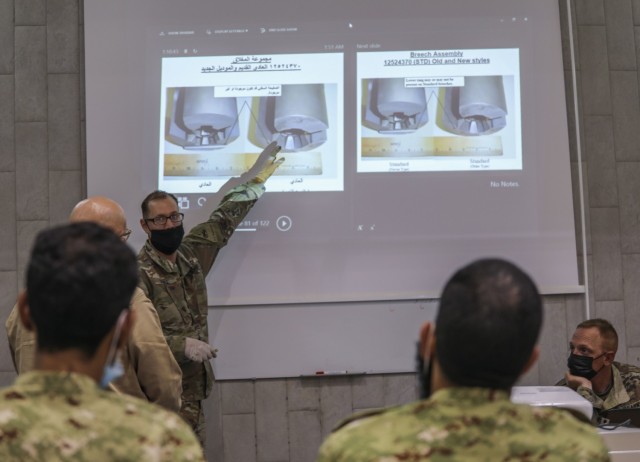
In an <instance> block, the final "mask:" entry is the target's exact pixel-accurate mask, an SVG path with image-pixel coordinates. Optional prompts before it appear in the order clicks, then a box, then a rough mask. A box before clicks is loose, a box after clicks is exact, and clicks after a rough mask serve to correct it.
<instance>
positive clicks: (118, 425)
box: [0, 371, 204, 462]
mask: <svg viewBox="0 0 640 462" xmlns="http://www.w3.org/2000/svg"><path fill="white" fill-rule="evenodd" d="M0 460H3V461H14V460H15V461H29V460H33V461H35V460H38V461H47V462H56V461H71V460H74V461H76V460H87V461H89V460H91V461H99V460H118V461H122V462H124V461H131V462H133V461H135V462H140V461H204V457H203V454H202V448H201V447H200V445H199V444H198V441H197V440H196V438H195V436H194V435H193V433H192V431H191V429H190V428H189V426H188V425H186V424H185V423H184V422H183V421H182V419H180V417H179V416H178V415H176V414H174V413H172V412H167V411H165V410H164V409H162V408H160V407H158V406H155V405H152V404H149V403H146V402H144V401H142V400H140V399H137V398H132V397H130V396H125V395H118V394H115V393H109V392H106V391H104V390H101V389H100V388H98V386H97V384H96V383H95V382H94V381H93V380H92V379H91V378H89V377H88V376H86V375H81V374H75V373H70V372H42V371H32V372H27V373H25V374H22V375H20V376H19V377H18V378H17V380H16V382H15V384H14V385H13V386H12V387H9V388H5V389H2V390H0Z"/></svg>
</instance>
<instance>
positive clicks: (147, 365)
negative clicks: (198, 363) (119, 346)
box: [131, 290, 182, 412]
mask: <svg viewBox="0 0 640 462" xmlns="http://www.w3.org/2000/svg"><path fill="white" fill-rule="evenodd" d="M131 309H132V311H133V312H135V316H136V319H135V324H134V326H133V330H132V332H131V344H132V348H131V351H132V356H133V357H132V363H133V365H134V367H135V370H136V375H137V377H138V382H139V383H140V388H141V389H142V391H143V392H144V394H145V395H146V396H147V399H148V400H149V401H150V402H152V403H156V404H159V405H160V406H162V407H164V408H166V409H169V410H170V411H173V412H178V411H179V410H180V405H181V398H180V396H181V395H182V373H181V372H180V366H178V363H177V362H176V360H175V358H174V356H173V353H172V352H171V350H170V349H169V345H168V344H167V341H166V340H165V337H164V335H163V333H162V327H161V326H160V319H159V318H158V313H157V312H156V310H155V308H154V307H153V304H152V303H151V301H150V300H149V299H148V298H147V296H146V295H145V294H144V292H143V291H142V290H136V291H135V293H134V296H133V298H132V299H131Z"/></svg>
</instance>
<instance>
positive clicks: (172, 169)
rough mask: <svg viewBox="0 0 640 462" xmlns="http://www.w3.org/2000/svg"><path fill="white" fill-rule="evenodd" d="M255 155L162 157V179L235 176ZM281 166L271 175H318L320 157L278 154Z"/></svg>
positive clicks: (172, 155)
mask: <svg viewBox="0 0 640 462" xmlns="http://www.w3.org/2000/svg"><path fill="white" fill-rule="evenodd" d="M258 156H259V154H257V153H241V154H237V153H234V154H225V153H220V152H208V153H198V154H165V155H164V176H195V177H205V176H206V177H211V176H214V177H215V176H225V177H226V176H238V175H241V174H243V173H244V172H246V171H247V170H249V169H250V168H251V167H252V166H253V164H254V163H255V161H256V159H257V158H258ZM279 157H284V158H285V161H284V163H283V164H282V165H281V166H280V167H279V168H278V169H277V170H276V172H275V173H274V175H280V176H286V175H296V176H304V175H321V174H322V153H320V152H288V153H285V154H281V155H280V156H279Z"/></svg>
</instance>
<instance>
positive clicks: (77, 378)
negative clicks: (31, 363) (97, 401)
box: [15, 371, 100, 397]
mask: <svg viewBox="0 0 640 462" xmlns="http://www.w3.org/2000/svg"><path fill="white" fill-rule="evenodd" d="M15 386H16V387H18V388H19V390H20V391H19V392H20V393H22V394H24V395H27V396H35V395H42V394H48V395H49V394H52V393H53V394H55V395H56V396H69V397H78V396H80V395H87V394H95V393H98V392H99V391H100V388H99V387H98V384H97V383H96V382H95V381H94V380H93V379H92V378H91V377H89V376H87V375H84V374H78V373H75V372H54V371H30V372H26V373H24V374H20V375H19V376H18V377H17V378H16V381H15Z"/></svg>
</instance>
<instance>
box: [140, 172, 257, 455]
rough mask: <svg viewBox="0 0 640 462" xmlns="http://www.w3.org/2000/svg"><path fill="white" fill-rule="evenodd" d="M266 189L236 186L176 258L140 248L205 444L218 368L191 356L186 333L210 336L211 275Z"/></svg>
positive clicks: (188, 414) (144, 284)
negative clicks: (207, 402)
mask: <svg viewBox="0 0 640 462" xmlns="http://www.w3.org/2000/svg"><path fill="white" fill-rule="evenodd" d="M263 193H264V186H263V185H261V184H256V183H252V182H248V183H245V184H243V185H240V186H237V187H235V188H233V189H231V190H230V191H229V192H228V193H227V194H226V195H225V196H224V198H223V199H222V202H221V203H220V205H219V206H218V207H217V208H216V209H215V210H214V211H213V213H212V214H211V216H210V217H209V220H208V221H206V222H204V223H201V224H199V225H197V226H195V227H194V228H193V229H192V230H191V231H190V232H189V233H188V234H187V235H186V236H185V238H184V239H183V241H182V244H181V245H180V247H179V248H178V251H177V256H176V262H175V263H173V262H171V261H170V260H168V259H167V258H164V257H163V256H161V255H160V254H158V253H157V252H156V250H155V249H154V248H153V246H152V245H151V243H150V242H149V241H147V242H146V244H145V246H144V247H143V248H142V250H141V251H140V253H139V254H138V264H139V271H140V287H141V288H142V290H144V292H145V293H146V294H147V296H148V297H149V298H150V299H151V301H152V302H153V305H154V306H155V307H156V310H157V311H158V315H159V316H160V323H161V324H162V330H163V331H164V335H165V338H166V339H167V343H168V344H169V347H170V348H171V351H172V352H173V355H174V356H175V358H176V360H177V361H178V364H179V365H180V368H181V369H182V409H181V411H180V412H181V414H182V415H183V417H184V418H185V419H186V420H187V421H188V422H189V423H190V424H191V425H192V428H193V429H194V431H195V432H196V434H197V435H198V438H199V439H200V441H201V442H202V443H203V446H204V441H205V432H204V415H203V412H202V406H201V404H202V403H200V401H202V400H204V399H205V398H206V397H207V396H209V393H210V392H211V387H212V385H213V371H212V369H211V364H210V363H209V361H205V362H203V363H198V362H194V361H191V360H190V359H188V358H187V357H186V356H185V354H184V348H185V338H186V337H191V338H195V339H198V340H202V341H203V342H207V343H208V342H209V328H208V324H207V310H208V302H207V288H206V285H205V277H206V276H207V274H208V273H209V270H210V269H211V266H212V265H213V262H214V261H215V259H216V257H217V256H218V252H219V251H220V249H221V248H222V247H224V246H225V245H226V244H227V242H228V240H229V238H230V237H231V235H232V234H233V232H234V231H235V229H236V227H237V226H238V225H239V224H240V223H241V222H242V220H243V219H244V217H245V216H246V215H247V213H249V210H251V208H252V207H253V205H254V204H255V202H256V201H257V200H258V199H259V198H260V196H261V195H262V194H263Z"/></svg>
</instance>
